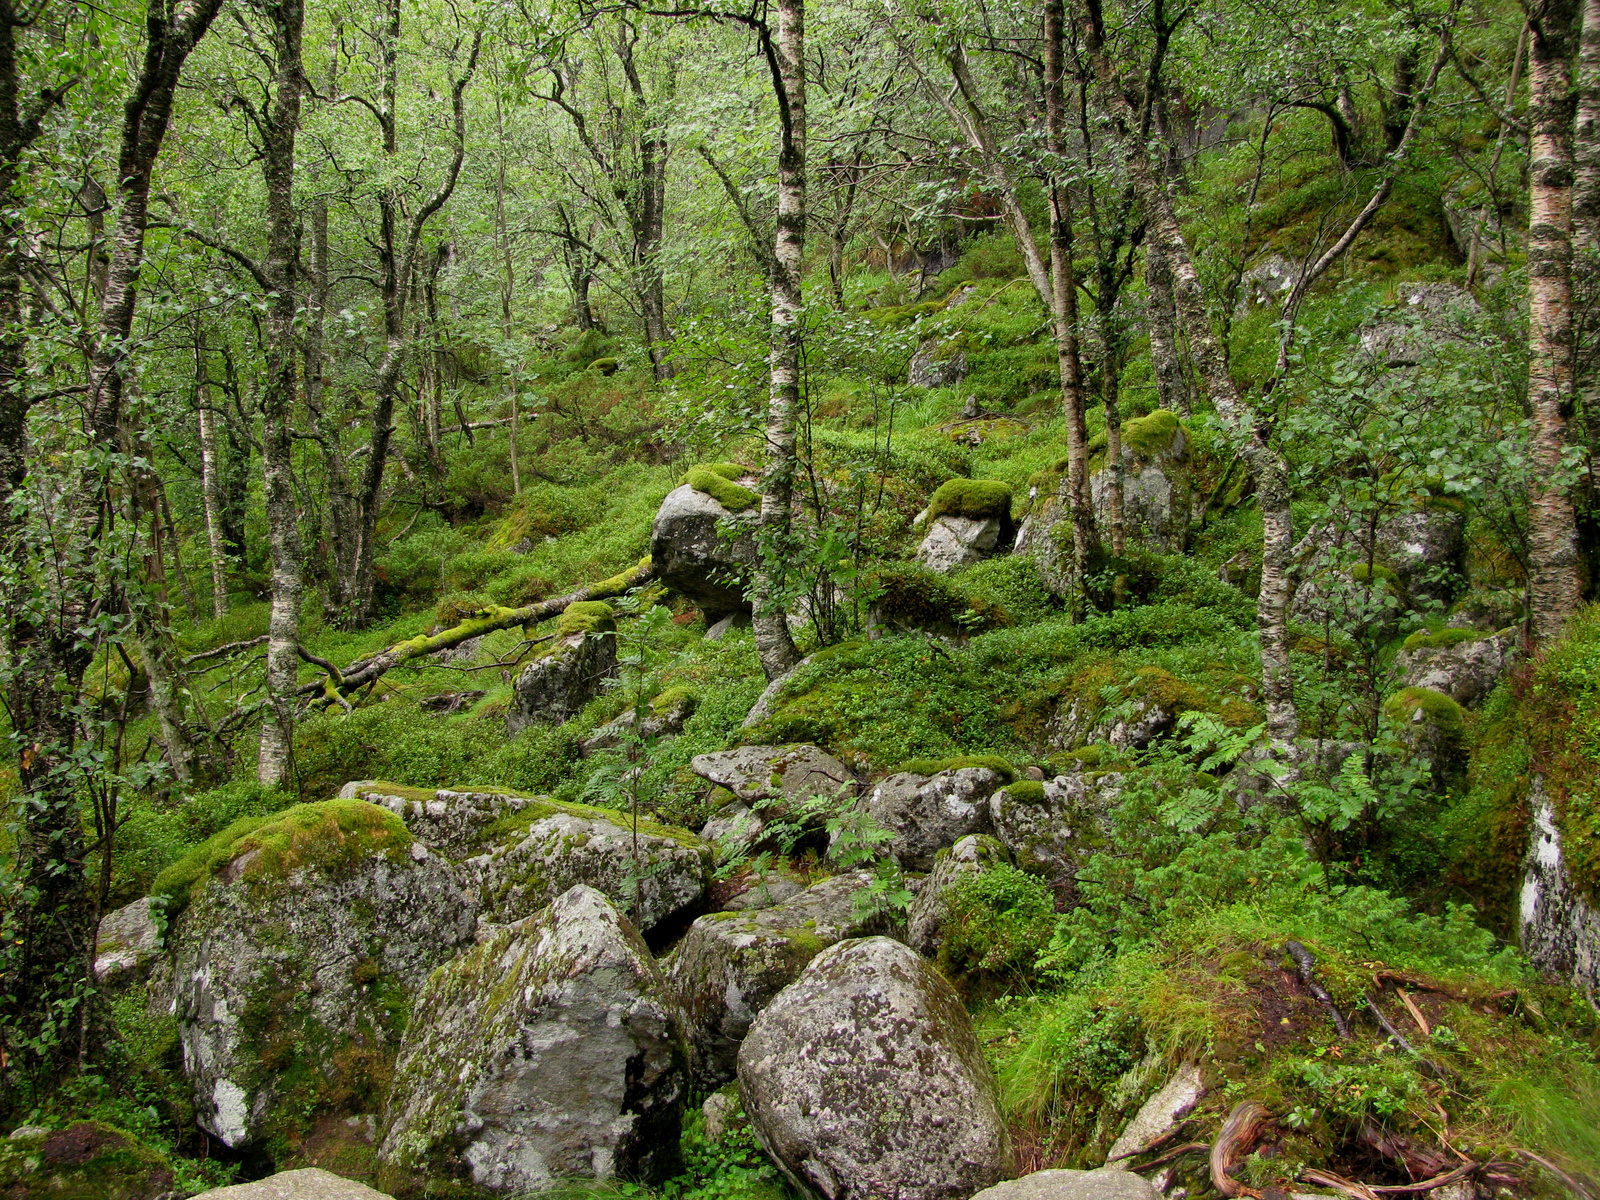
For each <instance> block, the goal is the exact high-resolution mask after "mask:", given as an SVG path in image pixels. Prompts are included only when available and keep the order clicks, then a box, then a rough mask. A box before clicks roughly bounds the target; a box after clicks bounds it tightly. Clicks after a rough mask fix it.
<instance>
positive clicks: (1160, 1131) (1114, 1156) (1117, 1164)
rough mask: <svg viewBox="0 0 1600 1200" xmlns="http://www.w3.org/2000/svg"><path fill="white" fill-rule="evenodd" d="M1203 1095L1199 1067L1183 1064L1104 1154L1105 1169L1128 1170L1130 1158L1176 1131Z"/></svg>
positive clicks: (1203, 1090)
mask: <svg viewBox="0 0 1600 1200" xmlns="http://www.w3.org/2000/svg"><path fill="white" fill-rule="evenodd" d="M1205 1094H1206V1088H1205V1084H1204V1082H1203V1081H1202V1080H1201V1078H1200V1068H1199V1066H1197V1065H1196V1064H1195V1063H1192V1062H1188V1063H1184V1064H1183V1065H1182V1066H1180V1067H1179V1068H1178V1069H1177V1070H1176V1071H1174V1072H1173V1073H1172V1078H1170V1079H1168V1080H1167V1082H1166V1084H1165V1085H1163V1086H1162V1088H1161V1090H1159V1091H1158V1092H1156V1093H1155V1095H1153V1096H1151V1097H1150V1099H1148V1100H1146V1101H1145V1102H1144V1104H1143V1105H1141V1106H1140V1108H1139V1111H1138V1112H1137V1113H1135V1114H1134V1116H1133V1119H1132V1120H1131V1121H1129V1122H1128V1123H1127V1125H1125V1126H1124V1127H1123V1129H1122V1132H1121V1133H1120V1134H1118V1135H1117V1140H1116V1141H1115V1142H1113V1143H1112V1144H1111V1149H1110V1150H1108V1151H1107V1152H1106V1167H1107V1168H1108V1169H1109V1170H1113V1171H1127V1170H1129V1169H1130V1164H1131V1163H1132V1161H1133V1160H1132V1158H1131V1157H1130V1156H1131V1155H1133V1154H1134V1152H1135V1151H1138V1150H1142V1149H1144V1147H1146V1146H1148V1145H1150V1144H1151V1143H1152V1142H1155V1141H1158V1140H1159V1139H1162V1138H1164V1137H1166V1136H1167V1135H1168V1134H1170V1133H1172V1132H1173V1130H1175V1129H1177V1128H1178V1126H1179V1125H1180V1124H1182V1123H1183V1119H1184V1118H1185V1117H1187V1116H1188V1115H1189V1114H1190V1113H1191V1112H1193V1111H1194V1107H1195V1105H1197V1104H1199V1103H1200V1099H1201V1097H1203V1096H1204V1095H1205ZM1157 1178H1158V1179H1160V1178H1161V1177H1160V1176H1158V1177H1157ZM1156 1190H1157V1191H1164V1190H1165V1188H1164V1187H1163V1186H1162V1184H1161V1183H1159V1182H1158V1183H1157V1184H1156Z"/></svg>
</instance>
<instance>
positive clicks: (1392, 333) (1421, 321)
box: [1360, 283, 1482, 370]
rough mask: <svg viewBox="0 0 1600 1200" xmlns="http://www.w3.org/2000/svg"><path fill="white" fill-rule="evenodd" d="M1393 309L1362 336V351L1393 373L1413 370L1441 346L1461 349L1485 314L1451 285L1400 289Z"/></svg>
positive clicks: (1468, 294) (1370, 324) (1366, 327)
mask: <svg viewBox="0 0 1600 1200" xmlns="http://www.w3.org/2000/svg"><path fill="white" fill-rule="evenodd" d="M1395 298H1396V303H1395V305H1394V306H1393V308H1391V309H1389V310H1387V311H1385V312H1381V313H1379V314H1378V315H1377V316H1375V317H1373V318H1372V319H1371V320H1369V321H1368V322H1367V323H1366V324H1365V325H1364V326H1363V327H1362V330H1361V335H1360V339H1361V340H1360V345H1361V351H1362V353H1363V354H1365V355H1366V356H1367V357H1368V358H1369V359H1370V360H1372V361H1373V362H1375V363H1377V364H1378V365H1380V366H1384V367H1388V368H1390V369H1391V370H1394V369H1400V368H1405V367H1414V366H1416V365H1417V364H1418V363H1421V362H1423V361H1425V360H1426V359H1428V358H1429V357H1432V356H1433V355H1435V354H1437V352H1438V349H1439V347H1440V346H1442V345H1449V344H1451V343H1455V344H1461V343H1462V342H1464V341H1465V340H1466V338H1467V336H1468V331H1467V325H1468V323H1469V322H1470V320H1471V319H1472V318H1473V317H1475V316H1477V315H1478V314H1479V313H1480V312H1481V311H1482V309H1481V308H1480V307H1479V306H1478V302H1477V300H1475V299H1474V298H1473V295H1472V293H1471V292H1469V291H1467V290H1466V289H1465V288H1463V287H1459V286H1457V285H1456V284H1453V283H1402V284H1400V285H1399V286H1398V287H1397V288H1396V289H1395Z"/></svg>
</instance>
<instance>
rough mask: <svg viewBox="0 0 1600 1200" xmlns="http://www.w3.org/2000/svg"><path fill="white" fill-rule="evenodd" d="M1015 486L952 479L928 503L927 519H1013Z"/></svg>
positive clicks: (988, 481) (940, 486) (990, 481)
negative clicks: (1013, 488) (1012, 509)
mask: <svg viewBox="0 0 1600 1200" xmlns="http://www.w3.org/2000/svg"><path fill="white" fill-rule="evenodd" d="M1010 515H1011V485H1010V484H1009V483H1002V482H1000V481H999V480H998V479H950V480H946V481H945V482H944V483H942V484H940V485H939V490H938V491H936V492H934V493H933V497H932V499H930V500H929V501H928V507H927V510H926V515H925V518H924V519H925V520H928V521H935V520H937V519H938V518H940V517H971V518H974V519H979V518H984V517H1009V516H1010Z"/></svg>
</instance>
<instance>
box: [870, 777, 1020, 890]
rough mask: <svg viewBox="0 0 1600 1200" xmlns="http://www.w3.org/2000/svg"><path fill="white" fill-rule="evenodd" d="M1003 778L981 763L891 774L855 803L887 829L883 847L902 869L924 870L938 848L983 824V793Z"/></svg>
mask: <svg viewBox="0 0 1600 1200" xmlns="http://www.w3.org/2000/svg"><path fill="white" fill-rule="evenodd" d="M1002 782H1004V781H1003V779H1002V778H1001V776H1000V774H999V772H997V771H991V770H990V769H989V768H987V767H961V768H959V769H956V770H951V771H940V772H939V773H938V774H937V775H932V776H928V775H912V774H909V773H902V774H899V775H891V776H889V778H887V779H885V780H883V781H882V782H881V783H879V784H878V785H877V786H876V787H874V788H873V789H872V791H871V792H869V793H867V796H866V798H865V799H864V800H863V801H862V803H861V807H862V808H863V809H864V810H865V811H866V813H867V814H868V815H869V816H870V817H871V818H872V819H873V820H874V821H875V822H876V823H877V824H878V825H879V826H880V827H882V828H883V829H886V830H888V831H889V832H890V833H891V834H893V835H894V836H893V838H892V839H891V840H890V841H889V842H888V843H886V844H885V846H884V850H885V851H886V852H887V853H888V854H890V855H892V856H893V857H894V859H895V861H896V862H898V863H899V864H900V865H901V866H902V867H903V868H905V869H906V870H908V871H930V870H932V869H933V858H934V855H936V854H937V853H938V852H939V851H940V850H943V849H945V848H946V847H947V846H953V845H955V844H956V843H957V842H958V841H960V840H961V839H962V838H964V837H966V836H967V835H968V834H971V833H982V832H984V831H986V830H987V829H988V828H989V805H988V800H989V797H990V796H992V795H993V794H994V792H995V789H997V788H998V787H999V786H1000V785H1001V783H1002Z"/></svg>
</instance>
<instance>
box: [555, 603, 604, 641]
mask: <svg viewBox="0 0 1600 1200" xmlns="http://www.w3.org/2000/svg"><path fill="white" fill-rule="evenodd" d="M616 628H617V614H616V612H615V611H614V610H613V609H612V607H611V605H609V604H607V603H606V602H605V601H604V600H579V601H577V602H575V603H573V604H569V605H567V607H566V610H565V611H564V612H562V614H561V615H560V616H559V617H557V618H556V636H557V638H563V637H566V636H567V635H569V634H573V633H611V632H613V631H615V629H616Z"/></svg>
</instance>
